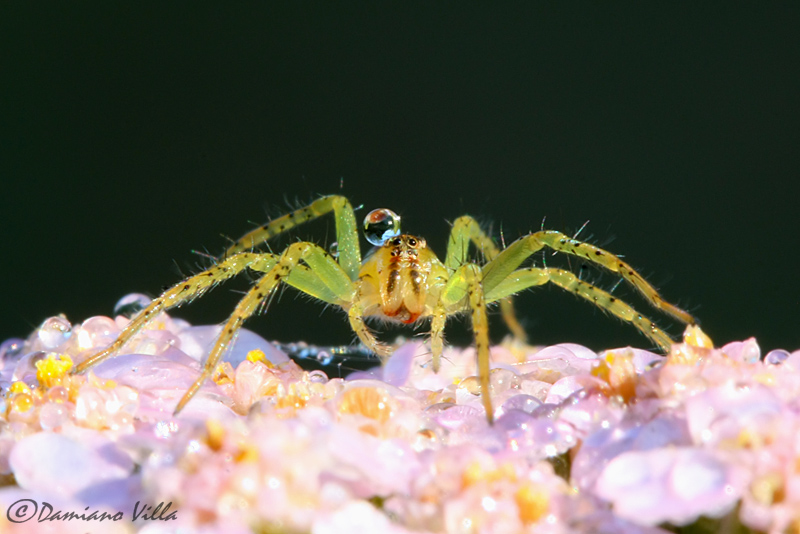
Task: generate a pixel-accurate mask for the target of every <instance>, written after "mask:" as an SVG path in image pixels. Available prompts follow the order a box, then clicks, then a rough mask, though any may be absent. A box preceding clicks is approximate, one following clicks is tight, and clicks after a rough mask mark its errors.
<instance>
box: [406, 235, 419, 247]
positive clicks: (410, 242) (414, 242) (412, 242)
mask: <svg viewBox="0 0 800 534" xmlns="http://www.w3.org/2000/svg"><path fill="white" fill-rule="evenodd" d="M408 246H409V247H416V246H417V240H416V239H414V238H413V237H412V238H409V240H408Z"/></svg>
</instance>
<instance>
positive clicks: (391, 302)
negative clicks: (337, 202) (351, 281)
mask: <svg viewBox="0 0 800 534" xmlns="http://www.w3.org/2000/svg"><path fill="white" fill-rule="evenodd" d="M364 228H365V234H366V237H367V239H368V240H369V241H370V242H371V243H373V244H375V245H378V248H376V249H375V250H374V252H373V254H372V255H370V256H369V257H368V258H367V259H366V260H365V261H364V264H363V266H362V268H361V273H360V276H359V278H360V279H361V281H362V283H363V285H362V296H367V297H368V298H367V300H372V301H373V302H374V303H375V304H377V307H378V311H379V313H380V315H383V316H384V317H386V318H389V319H394V320H398V321H401V322H403V323H413V322H414V321H416V320H417V319H418V318H420V317H421V316H424V315H427V314H428V313H430V310H429V309H428V308H427V307H426V304H427V300H428V298H427V297H428V284H429V282H428V280H429V276H430V274H431V268H432V264H433V263H434V262H438V260H437V259H436V255H435V254H434V253H433V252H432V251H431V250H430V249H429V248H428V244H427V243H426V242H425V240H424V239H422V238H421V237H416V236H413V235H407V234H400V217H398V216H397V215H396V214H395V213H394V212H392V211H390V210H386V209H383V210H374V211H372V212H370V214H369V215H367V218H366V219H365V221H364ZM364 293H368V295H364Z"/></svg>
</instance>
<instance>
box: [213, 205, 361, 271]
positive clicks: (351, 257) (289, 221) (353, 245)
mask: <svg viewBox="0 0 800 534" xmlns="http://www.w3.org/2000/svg"><path fill="white" fill-rule="evenodd" d="M330 212H333V214H334V220H335V221H336V242H337V243H338V244H339V264H340V265H341V266H342V268H343V269H344V271H345V272H346V273H347V275H348V276H349V277H350V280H355V279H356V278H358V271H359V269H360V268H361V249H360V246H359V242H358V226H357V225H356V217H355V214H354V213H353V206H352V205H351V204H350V201H349V200H347V199H346V198H345V197H343V196H339V195H330V196H325V197H321V198H318V199H317V200H315V201H314V202H312V203H311V204H309V205H308V206H306V207H304V208H300V209H298V210H295V211H292V212H290V213H287V214H286V215H283V216H281V217H278V218H277V219H273V220H271V221H270V222H268V223H266V224H264V225H262V226H259V227H258V228H256V229H255V230H252V231H250V232H248V233H246V234H245V235H244V236H242V237H241V238H240V239H239V240H238V241H237V242H236V243H234V244H233V245H231V246H230V247H229V248H228V250H227V251H226V252H225V256H226V257H227V256H230V255H231V254H236V253H237V252H242V251H244V250H251V249H253V248H255V247H257V246H259V245H261V244H262V243H265V242H266V241H267V240H269V239H271V238H272V237H275V236H276V235H278V234H280V233H283V232H285V231H287V230H289V229H291V228H294V227H295V226H298V225H300V224H303V223H305V222H308V221H311V220H314V219H317V218H319V217H322V216H323V215H325V214H327V213H330Z"/></svg>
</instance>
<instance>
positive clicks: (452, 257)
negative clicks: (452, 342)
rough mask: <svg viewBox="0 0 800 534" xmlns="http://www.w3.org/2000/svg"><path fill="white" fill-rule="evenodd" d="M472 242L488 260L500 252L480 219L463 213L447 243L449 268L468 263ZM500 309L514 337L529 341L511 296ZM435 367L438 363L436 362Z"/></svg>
mask: <svg viewBox="0 0 800 534" xmlns="http://www.w3.org/2000/svg"><path fill="white" fill-rule="evenodd" d="M470 242H472V244H474V245H475V248H477V249H478V250H479V251H480V252H481V253H482V254H483V257H484V258H485V260H486V261H487V262H488V261H491V260H493V259H495V258H496V257H497V255H498V254H500V249H499V248H498V247H497V245H496V244H495V242H494V240H493V239H492V238H491V237H489V236H488V235H486V232H484V231H483V230H482V229H481V227H480V225H479V224H478V221H476V220H475V219H474V218H472V217H470V216H469V215H462V216H461V217H459V218H458V219H456V220H455V222H454V223H453V229H452V230H451V231H450V238H449V240H448V243H447V256H446V257H445V260H444V264H445V266H446V267H447V268H448V269H451V272H452V271H455V270H456V269H457V268H458V267H460V266H461V265H463V264H465V263H467V261H468V253H469V244H470ZM500 311H501V312H502V314H503V320H504V321H505V323H506V325H507V326H508V329H509V330H510V331H511V333H512V334H513V335H514V337H516V338H517V339H519V340H520V341H523V342H524V341H527V339H528V336H527V334H526V333H525V329H524V328H523V327H522V325H521V324H520V323H519V321H518V320H517V316H516V313H515V312H514V303H513V301H512V299H511V296H509V297H508V298H504V299H502V300H501V301H500ZM435 368H436V364H434V369H435Z"/></svg>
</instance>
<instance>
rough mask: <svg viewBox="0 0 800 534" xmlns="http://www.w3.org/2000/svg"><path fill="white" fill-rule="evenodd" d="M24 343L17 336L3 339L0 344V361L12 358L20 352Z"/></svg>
mask: <svg viewBox="0 0 800 534" xmlns="http://www.w3.org/2000/svg"><path fill="white" fill-rule="evenodd" d="M24 344H25V341H23V340H22V339H18V338H11V339H7V340H5V341H3V343H2V344H0V361H2V360H5V359H6V358H13V357H14V356H17V355H18V354H20V353H21V352H22V346H23V345H24Z"/></svg>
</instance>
